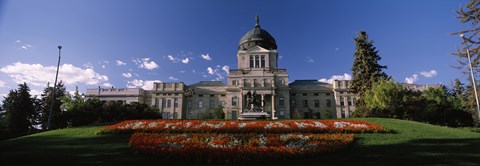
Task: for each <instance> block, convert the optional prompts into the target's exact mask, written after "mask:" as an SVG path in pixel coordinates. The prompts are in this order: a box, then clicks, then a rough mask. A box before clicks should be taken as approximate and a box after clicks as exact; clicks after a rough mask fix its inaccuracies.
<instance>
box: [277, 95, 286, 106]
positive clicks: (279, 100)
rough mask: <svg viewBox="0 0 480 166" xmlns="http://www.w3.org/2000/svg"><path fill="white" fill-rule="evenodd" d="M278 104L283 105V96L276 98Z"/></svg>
mask: <svg viewBox="0 0 480 166" xmlns="http://www.w3.org/2000/svg"><path fill="white" fill-rule="evenodd" d="M278 105H279V106H283V105H285V99H283V97H280V98H279V99H278Z"/></svg>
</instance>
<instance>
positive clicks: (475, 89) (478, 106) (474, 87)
mask: <svg viewBox="0 0 480 166" xmlns="http://www.w3.org/2000/svg"><path fill="white" fill-rule="evenodd" d="M460 37H461V38H462V39H463V41H464V42H465V46H466V48H467V57H468V65H469V67H470V75H471V77H472V84H473V90H474V91H475V101H476V102H477V111H478V117H479V120H480V105H479V104H478V94H477V83H476V82H475V77H474V76H473V68H472V61H471V60H470V48H469V47H468V44H467V39H465V35H464V34H463V33H462V34H460Z"/></svg>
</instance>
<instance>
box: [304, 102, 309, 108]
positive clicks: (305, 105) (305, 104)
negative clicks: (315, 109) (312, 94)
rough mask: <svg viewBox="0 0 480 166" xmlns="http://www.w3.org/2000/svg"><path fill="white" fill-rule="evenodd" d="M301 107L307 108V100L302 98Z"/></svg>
mask: <svg viewBox="0 0 480 166" xmlns="http://www.w3.org/2000/svg"><path fill="white" fill-rule="evenodd" d="M303 107H304V108H307V107H308V100H303Z"/></svg>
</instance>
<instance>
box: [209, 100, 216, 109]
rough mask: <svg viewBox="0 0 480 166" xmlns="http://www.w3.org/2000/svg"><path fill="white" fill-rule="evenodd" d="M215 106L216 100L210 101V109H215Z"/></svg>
mask: <svg viewBox="0 0 480 166" xmlns="http://www.w3.org/2000/svg"><path fill="white" fill-rule="evenodd" d="M214 106H215V101H214V100H210V102H209V103H208V107H209V108H213V107H214Z"/></svg>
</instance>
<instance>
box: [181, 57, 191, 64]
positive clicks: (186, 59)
mask: <svg viewBox="0 0 480 166" xmlns="http://www.w3.org/2000/svg"><path fill="white" fill-rule="evenodd" d="M189 61H190V60H189V59H188V58H185V59H182V63H185V64H187V63H188V62H189Z"/></svg>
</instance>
